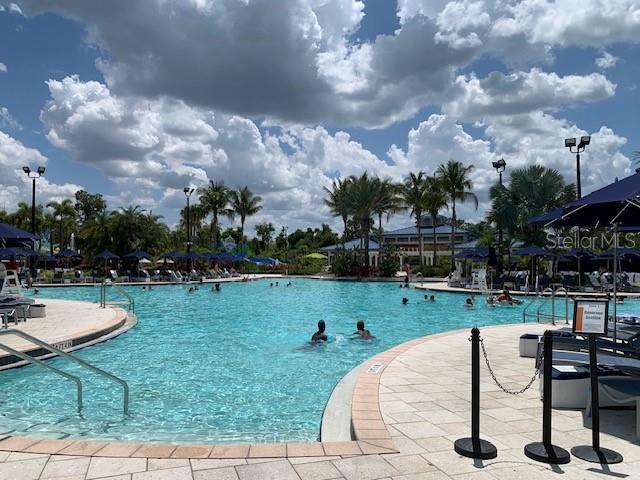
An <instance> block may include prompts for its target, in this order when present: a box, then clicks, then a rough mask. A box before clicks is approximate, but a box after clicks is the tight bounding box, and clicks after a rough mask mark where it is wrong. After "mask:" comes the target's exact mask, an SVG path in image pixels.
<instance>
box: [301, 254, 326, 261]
mask: <svg viewBox="0 0 640 480" xmlns="http://www.w3.org/2000/svg"><path fill="white" fill-rule="evenodd" d="M304 258H309V259H311V260H326V259H327V256H326V255H323V254H322V253H310V254H308V255H305V256H304Z"/></svg>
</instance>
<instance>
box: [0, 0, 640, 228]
mask: <svg viewBox="0 0 640 480" xmlns="http://www.w3.org/2000/svg"><path fill="white" fill-rule="evenodd" d="M572 1H573V0H572ZM81 3H82V2H80V3H78V4H74V3H73V2H71V3H69V2H56V1H51V2H47V3H46V4H43V3H42V2H35V1H30V0H24V1H21V2H17V6H14V7H11V4H9V3H5V4H4V8H3V10H2V11H0V62H1V63H2V64H3V65H4V66H5V69H3V68H2V67H1V66H0V109H2V110H0V112H3V113H2V115H3V116H2V117H0V132H2V133H3V134H4V136H3V137H0V138H2V139H3V141H4V142H5V144H4V149H3V146H2V145H0V167H2V169H3V170H4V169H7V170H6V171H7V172H9V171H11V172H12V173H11V175H9V177H11V178H9V179H4V180H3V179H0V184H4V186H5V187H6V188H5V190H4V191H5V195H4V196H3V197H1V198H0V207H4V208H7V209H9V210H11V209H12V208H13V205H14V204H15V203H16V200H17V199H23V197H24V192H23V190H24V189H23V188H20V187H21V183H22V182H23V179H21V177H20V175H19V174H16V173H15V172H14V171H13V170H12V169H14V170H15V169H19V168H20V166H21V164H19V162H23V163H24V162H30V163H31V162H37V161H39V159H40V158H43V160H42V161H45V160H44V157H46V159H47V160H46V162H47V174H46V178H47V180H46V182H43V189H42V196H43V201H45V200H47V199H56V198H59V197H61V196H65V195H70V194H72V193H73V192H74V191H75V190H76V189H77V188H78V187H81V188H85V189H87V190H89V191H94V192H101V193H103V194H105V195H106V196H107V198H108V200H109V204H110V206H111V207H112V208H116V207H118V206H120V205H124V204H129V203H137V204H141V205H142V206H143V207H145V208H149V209H150V208H153V209H154V212H155V211H159V212H161V213H162V214H164V215H165V217H166V218H167V220H168V221H169V222H170V223H171V222H172V221H175V218H176V212H177V209H178V208H179V207H180V206H181V202H182V199H181V196H180V185H182V184H185V183H189V184H193V185H196V186H197V185H201V184H203V183H206V181H207V180H209V179H223V180H225V181H226V182H227V183H229V184H230V185H236V184H240V183H245V182H246V183H247V184H248V185H249V186H250V187H251V188H253V189H254V190H256V191H257V192H258V193H260V194H261V195H262V196H263V198H264V200H265V209H264V211H263V212H262V213H261V215H260V216H259V217H257V218H256V219H255V222H258V221H262V220H267V221H273V222H274V223H285V222H286V223H289V224H291V225H297V226H305V225H307V224H314V223H318V222H321V221H332V219H331V218H330V217H329V216H328V212H327V211H326V210H325V209H324V207H323V206H322V186H324V185H327V184H328V183H329V182H330V180H331V179H332V178H334V177H335V176H338V175H349V174H358V173H361V172H362V171H364V170H365V169H366V170H369V171H371V172H373V173H376V174H379V175H381V176H389V177H392V178H394V179H398V180H399V179H401V178H402V177H403V176H404V175H406V174H407V173H408V172H409V171H411V170H418V169H424V170H426V171H427V173H431V172H432V171H433V170H434V169H435V168H436V167H437V165H438V164H439V163H440V162H442V161H445V160H446V159H448V158H450V157H455V158H456V159H459V160H461V161H463V162H465V163H473V164H474V165H476V178H475V182H474V183H475V184H476V188H477V190H478V191H479V193H480V195H481V200H482V202H481V208H480V210H479V211H478V212H475V211H471V210H470V209H468V210H467V211H466V212H465V213H466V214H467V215H468V216H469V217H471V218H474V219H480V218H482V216H483V215H484V208H486V205H487V203H486V200H487V199H486V192H487V190H488V188H489V187H490V185H491V182H493V181H495V178H494V176H495V175H494V174H492V173H491V168H490V163H491V161H492V160H493V159H496V158H500V157H505V158H506V159H507V162H508V165H509V167H510V168H516V167H522V166H526V165H527V164H531V163H543V164H546V165H548V166H552V167H554V168H557V169H558V170H560V171H561V173H563V174H564V175H565V177H566V178H567V179H568V180H569V181H573V178H572V175H573V174H574V173H573V172H572V164H573V160H572V158H571V157H570V155H569V154H568V152H566V151H565V150H564V149H563V148H562V140H563V137H564V136H567V135H569V136H574V135H581V134H591V135H592V136H593V145H592V147H590V148H589V150H588V151H587V154H586V155H585V160H584V162H585V166H584V167H583V168H584V169H585V173H584V176H585V178H583V185H585V190H586V191H588V190H590V189H594V188H597V187H598V186H602V184H604V183H606V182H607V181H611V180H612V179H613V178H614V177H615V176H624V175H626V174H629V173H630V172H632V171H633V168H634V165H633V164H632V163H631V162H630V159H631V158H632V156H633V152H634V151H635V150H640V141H639V140H638V136H637V125H638V124H639V123H640V118H639V114H638V108H636V107H637V106H638V105H639V104H640V102H639V100H640V92H639V90H638V88H637V87H638V86H637V85H636V81H637V79H639V78H640V75H639V74H640V61H638V60H640V46H639V45H638V39H640V25H637V24H634V23H633V18H634V17H633V15H629V14H628V12H629V9H636V10H640V6H639V3H638V2H637V1H635V0H621V1H620V2H619V3H620V5H616V6H615V7H619V8H620V11H618V12H616V11H615V7H612V11H611V12H608V13H607V15H608V16H603V15H604V14H602V13H601V12H598V11H597V6H598V1H597V0H593V1H588V2H587V3H583V4H582V5H583V7H584V8H585V11H586V12H587V13H586V14H585V15H586V18H582V19H581V24H578V23H576V24H572V23H571V22H572V17H571V16H568V17H567V19H566V28H560V27H557V28H556V27H554V28H555V29H554V28H550V27H549V24H548V21H549V16H550V15H551V16H553V15H569V13H567V12H564V11H559V10H557V11H555V12H554V11H553V10H550V12H546V13H545V12H544V11H542V13H541V7H540V5H538V6H537V7H538V8H534V7H535V6H536V5H533V6H531V5H529V6H531V8H529V9H527V8H525V7H526V5H525V4H524V3H523V4H522V5H520V7H518V9H514V10H512V11H505V10H501V8H500V6H499V4H496V3H495V2H491V1H488V0H487V1H477V2H470V1H468V0H454V1H451V2H446V1H438V2H429V1H426V0H401V1H399V2H398V3H396V2H394V1H380V0H368V1H366V2H364V4H363V3H361V2H358V1H355V0H321V1H314V2H312V1H307V0H292V1H290V2H284V3H283V4H282V5H283V7H282V11H281V12H279V14H280V18H279V19H277V18H276V17H275V14H274V19H275V20H274V21H273V22H270V21H269V20H270V18H269V15H270V14H269V13H268V4H267V3H265V0H253V1H252V2H249V4H248V5H245V6H241V5H242V4H241V3H240V2H233V1H230V0H211V1H210V2H204V3H205V4H206V8H202V9H200V10H198V8H197V7H196V6H195V4H192V3H191V2H183V3H176V4H175V5H174V10H173V11H171V9H170V8H169V4H170V3H172V2H159V1H158V2H150V3H149V7H150V8H148V9H146V11H143V10H144V9H141V8H140V9H138V8H135V7H133V6H131V8H129V5H128V4H127V3H126V2H120V1H116V2H114V3H112V4H110V5H111V8H110V9H108V8H106V7H105V8H102V7H100V6H98V5H95V6H94V5H91V6H90V7H87V8H84V7H82V6H80V5H81ZM525 3H528V4H536V3H538V4H542V3H544V4H545V5H547V4H548V2H546V3H545V2H542V1H541V0H540V1H538V0H529V2H525ZM551 3H553V2H551ZM1 4H2V2H0V5H1ZM591 4H593V5H592V7H593V11H592V10H589V8H588V7H589V5H591ZM151 5H153V6H152V7H151ZM474 8H476V9H478V10H473V9H474ZM549 8H553V5H551V7H549ZM265 9H266V10H265ZM569 10H571V9H569ZM625 11H626V12H627V14H625ZM265 12H266V13H265ZM172 15H173V16H172ZM252 15H255V18H253V17H252ZM145 16H148V18H145ZM265 17H267V18H265ZM252 18H253V20H252V22H253V23H251V22H250V21H248V20H247V19H249V20H251V19H252ZM223 19H229V23H228V24H225V23H224V21H225V20H223ZM149 20H150V21H151V22H150V23H151V24H152V25H149V23H147V22H148V21H149ZM245 20H247V25H251V24H256V22H259V23H260V28H256V29H254V31H249V30H247V31H246V32H243V31H242V28H243V25H244V23H243V22H244V21H245ZM181 22H190V23H189V25H191V26H190V27H189V28H188V29H185V30H182V31H181V30H180V29H179V28H178V27H180V25H181ZM278 22H281V24H280V27H281V28H278V25H277V23H278ZM590 22H591V23H590ZM555 24H559V25H562V24H563V22H556V23H554V25H555ZM582 24H584V25H582ZM596 24H597V25H598V26H599V28H598V29H597V32H596V31H595V30H594V29H593V25H596ZM505 25H508V28H507V27H505ZM590 25H591V26H590ZM174 29H175V30H174ZM270 29H273V30H270ZM185 31H188V32H189V35H185V34H184V32H185ZM234 35H238V38H235V37H234ZM227 40H228V41H229V44H228V45H227V46H226V47H225V43H224V42H225V41H227ZM307 42H308V43H307ZM218 47H219V48H218ZM601 57H604V60H607V59H608V61H604V60H603V62H601V64H600V65H597V64H596V59H598V58H601ZM3 70H6V71H3ZM49 80H53V82H49V84H47V82H48V81H49ZM500 89H504V92H501V90H500ZM48 102H50V103H49V105H50V106H51V108H50V111H49V112H48V113H46V114H45V115H41V112H42V110H43V109H44V108H45V105H47V103H48ZM392 145H395V147H393V148H392ZM390 149H391V151H390ZM3 152H4V153H3ZM388 152H389V153H390V154H388ZM2 155H5V158H4V160H3V157H2ZM38 155H41V156H42V157H39V156H38ZM10 156H11V158H9V157H10ZM7 192H8V193H7Z"/></svg>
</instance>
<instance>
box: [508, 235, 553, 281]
mask: <svg viewBox="0 0 640 480" xmlns="http://www.w3.org/2000/svg"><path fill="white" fill-rule="evenodd" d="M511 253H512V254H513V255H522V256H528V257H530V259H529V262H530V264H531V276H532V277H533V276H535V288H536V290H537V289H538V275H536V273H535V272H534V268H533V263H534V261H533V259H534V258H535V257H552V258H553V257H554V254H553V253H551V252H550V251H549V250H546V249H544V248H542V247H538V246H537V245H528V246H526V247H522V248H515V249H513V250H512V251H511Z"/></svg>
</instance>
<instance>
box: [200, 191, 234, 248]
mask: <svg viewBox="0 0 640 480" xmlns="http://www.w3.org/2000/svg"><path fill="white" fill-rule="evenodd" d="M198 195H200V204H201V205H202V208H203V209H204V211H205V212H206V214H207V215H208V214H211V215H212V216H213V219H212V221H211V241H212V242H213V244H214V246H215V247H216V248H217V247H218V245H219V244H220V228H219V225H218V224H219V217H228V218H232V217H233V209H232V208H229V201H230V200H231V192H230V191H229V189H228V188H227V187H226V186H225V184H224V182H214V181H213V180H209V185H207V186H206V187H201V188H199V189H198Z"/></svg>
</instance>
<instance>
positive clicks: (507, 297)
mask: <svg viewBox="0 0 640 480" xmlns="http://www.w3.org/2000/svg"><path fill="white" fill-rule="evenodd" d="M521 303H522V300H518V299H517V298H513V297H512V296H511V294H510V293H509V290H508V289H506V288H505V289H504V290H503V291H502V293H501V294H500V295H498V296H495V295H489V296H488V297H487V305H488V306H490V307H495V306H497V305H520V304H521ZM464 306H465V307H466V308H472V307H474V306H475V301H474V299H473V297H468V298H467V299H466V300H465V302H464Z"/></svg>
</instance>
